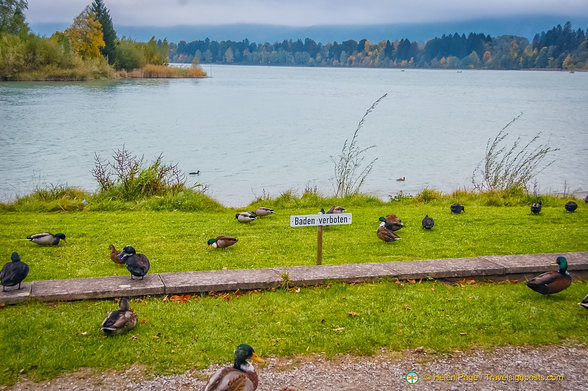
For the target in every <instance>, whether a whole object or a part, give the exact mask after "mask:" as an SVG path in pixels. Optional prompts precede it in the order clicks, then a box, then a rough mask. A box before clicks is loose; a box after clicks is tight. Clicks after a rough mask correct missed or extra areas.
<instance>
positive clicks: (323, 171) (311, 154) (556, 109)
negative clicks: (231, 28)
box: [0, 65, 588, 206]
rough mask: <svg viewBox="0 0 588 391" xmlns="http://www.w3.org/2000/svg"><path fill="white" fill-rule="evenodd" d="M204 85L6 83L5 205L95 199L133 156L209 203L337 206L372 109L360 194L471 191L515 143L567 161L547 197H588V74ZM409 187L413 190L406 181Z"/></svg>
mask: <svg viewBox="0 0 588 391" xmlns="http://www.w3.org/2000/svg"><path fill="white" fill-rule="evenodd" d="M204 69H205V70H206V71H207V72H208V73H209V75H211V76H212V77H210V78H207V79H201V80H141V81H104V82H88V83H28V82H27V83H12V82H11V83H0V156H1V158H0V199H2V200H4V201H6V200H10V199H13V198H14V197H15V196H17V195H24V194H27V193H29V192H30V191H31V190H33V189H34V188H35V187H38V186H45V185H48V184H53V185H57V184H68V185H74V186H79V187H82V188H85V189H87V190H94V189H95V188H96V183H95V182H94V179H93V178H92V176H91V174H90V169H91V168H92V167H93V165H94V153H98V154H99V155H101V156H102V157H103V158H109V157H110V155H111V154H112V151H113V149H116V148H120V147H121V146H122V145H123V144H124V145H125V146H126V147H127V149H129V150H130V151H131V152H133V153H135V154H139V155H144V156H145V159H146V160H148V161H150V160H152V159H154V158H155V157H156V156H157V155H158V154H159V153H163V154H164V160H165V161H167V162H174V163H175V162H178V163H179V165H180V167H181V168H182V169H183V170H185V171H186V172H189V171H197V170H200V172H201V174H200V176H199V177H189V183H194V181H199V182H202V183H206V184H208V185H209V189H210V190H209V194H211V195H212V196H213V197H214V198H216V199H217V200H219V201H221V202H222V203H223V204H225V205H228V206H243V205H245V204H248V203H249V202H250V201H252V200H253V199H254V198H255V196H256V195H261V194H262V193H263V192H265V193H269V194H270V195H272V196H276V195H279V194H280V193H282V192H284V191H286V190H288V189H293V190H295V191H297V192H299V193H300V192H302V191H303V190H304V188H305V186H307V185H310V186H317V187H318V188H319V190H320V191H321V192H323V193H325V194H332V193H333V192H334V186H333V183H332V177H333V162H332V156H335V155H337V154H338V153H339V152H340V150H341V147H342V145H343V142H344V141H345V139H346V138H350V137H351V136H352V134H353V131H354V130H355V128H356V126H357V123H358V121H359V120H360V119H361V117H362V116H363V114H364V113H365V111H366V110H367V108H369V107H370V105H371V104H372V103H373V102H374V101H375V100H376V99H378V98H379V97H380V96H382V95H383V94H385V93H388V96H387V97H386V98H385V99H384V100H383V101H382V102H381V103H380V104H379V105H378V106H377V108H376V109H375V110H374V111H373V112H372V113H371V114H370V115H369V116H368V117H367V119H366V122H365V124H364V126H363V128H362V129H361V133H360V138H359V143H360V145H361V146H366V147H367V146H370V145H375V148H373V149H372V150H370V156H373V157H377V158H378V160H377V161H376V163H375V166H374V170H373V171H372V174H371V175H370V176H369V178H368V180H367V182H366V183H365V185H364V187H363V190H364V191H366V192H370V193H373V194H376V195H378V196H380V197H382V198H384V199H385V198H387V195H388V194H395V193H397V192H399V191H403V192H408V193H413V194H414V193H417V192H418V191H420V190H422V189H423V188H425V187H431V188H435V189H437V190H442V191H452V190H455V189H458V188H471V175H472V171H473V170H474V168H475V167H476V165H477V164H478V163H479V162H480V160H481V159H482V157H483V155H484V150H485V146H486V142H487V140H488V139H489V138H490V137H494V136H495V135H496V133H497V132H498V131H499V130H500V129H501V128H502V127H503V126H504V125H506V124H507V123H508V122H509V121H510V120H511V119H512V118H513V117H515V116H516V115H517V114H519V113H521V112H523V113H524V114H523V116H522V118H521V119H520V120H519V121H517V122H516V124H515V125H514V126H513V127H511V128H510V133H511V135H512V136H515V137H517V136H521V137H522V138H523V140H529V139H530V138H531V137H533V136H534V135H536V134H537V133H538V132H542V136H541V140H542V141H543V143H549V145H551V146H553V147H557V148H560V151H559V152H557V153H556V154H554V155H553V158H554V159H555V160H556V161H555V163H554V164H553V165H552V166H551V167H549V168H548V169H547V170H545V171H544V172H543V173H541V174H540V175H539V176H538V178H537V179H538V185H539V191H540V192H541V193H550V192H562V191H564V190H567V191H568V192H569V191H571V192H574V193H576V194H577V195H581V196H583V195H585V194H586V193H588V175H586V172H585V167H586V162H587V158H586V156H587V150H588V73H581V72H576V73H574V74H571V73H567V72H521V71H512V72H510V71H463V72H456V71H455V70H447V71H445V70H406V71H404V72H402V71H400V70H397V69H336V68H286V67H248V66H216V65H215V66H212V67H210V66H208V65H206V66H204ZM399 177H405V178H406V181H405V182H397V181H396V178H399Z"/></svg>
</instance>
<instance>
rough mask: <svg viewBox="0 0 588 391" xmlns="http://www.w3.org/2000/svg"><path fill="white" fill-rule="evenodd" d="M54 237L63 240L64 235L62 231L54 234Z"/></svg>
mask: <svg viewBox="0 0 588 391" xmlns="http://www.w3.org/2000/svg"><path fill="white" fill-rule="evenodd" d="M55 237H56V238H59V239H61V240H63V241H65V235H64V234H62V233H58V234H55Z"/></svg>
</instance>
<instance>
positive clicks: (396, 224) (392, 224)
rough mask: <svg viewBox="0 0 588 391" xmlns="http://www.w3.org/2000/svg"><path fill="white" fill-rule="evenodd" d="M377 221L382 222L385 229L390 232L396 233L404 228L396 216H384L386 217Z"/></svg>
mask: <svg viewBox="0 0 588 391" xmlns="http://www.w3.org/2000/svg"><path fill="white" fill-rule="evenodd" d="M379 220H380V221H381V222H383V223H384V224H385V225H386V228H387V229H389V230H390V231H398V230H399V229H400V228H402V227H404V224H402V220H400V219H399V218H398V216H396V215H386V217H380V218H379Z"/></svg>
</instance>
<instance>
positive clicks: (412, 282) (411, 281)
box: [408, 280, 416, 284]
mask: <svg viewBox="0 0 588 391" xmlns="http://www.w3.org/2000/svg"><path fill="white" fill-rule="evenodd" d="M408 282H410V283H411V284H416V281H415V280H408Z"/></svg>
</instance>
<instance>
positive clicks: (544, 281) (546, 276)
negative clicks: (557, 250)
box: [527, 257, 572, 295]
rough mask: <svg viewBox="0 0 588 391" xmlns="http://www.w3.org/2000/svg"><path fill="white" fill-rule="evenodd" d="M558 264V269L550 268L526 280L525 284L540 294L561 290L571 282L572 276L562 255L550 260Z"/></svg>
mask: <svg viewBox="0 0 588 391" xmlns="http://www.w3.org/2000/svg"><path fill="white" fill-rule="evenodd" d="M552 263H553V264H558V265H559V270H558V271H555V270H550V271H548V272H545V273H543V274H540V275H538V276H537V277H535V278H533V279H531V280H529V281H527V286H528V287H529V288H531V289H533V290H534V291H535V292H539V293H541V294H542V295H550V294H552V293H557V292H561V291H563V290H564V289H566V288H567V287H569V286H570V285H571V283H572V276H570V273H568V261H567V260H566V259H565V258H564V257H557V259H556V260H555V261H554V262H552Z"/></svg>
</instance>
